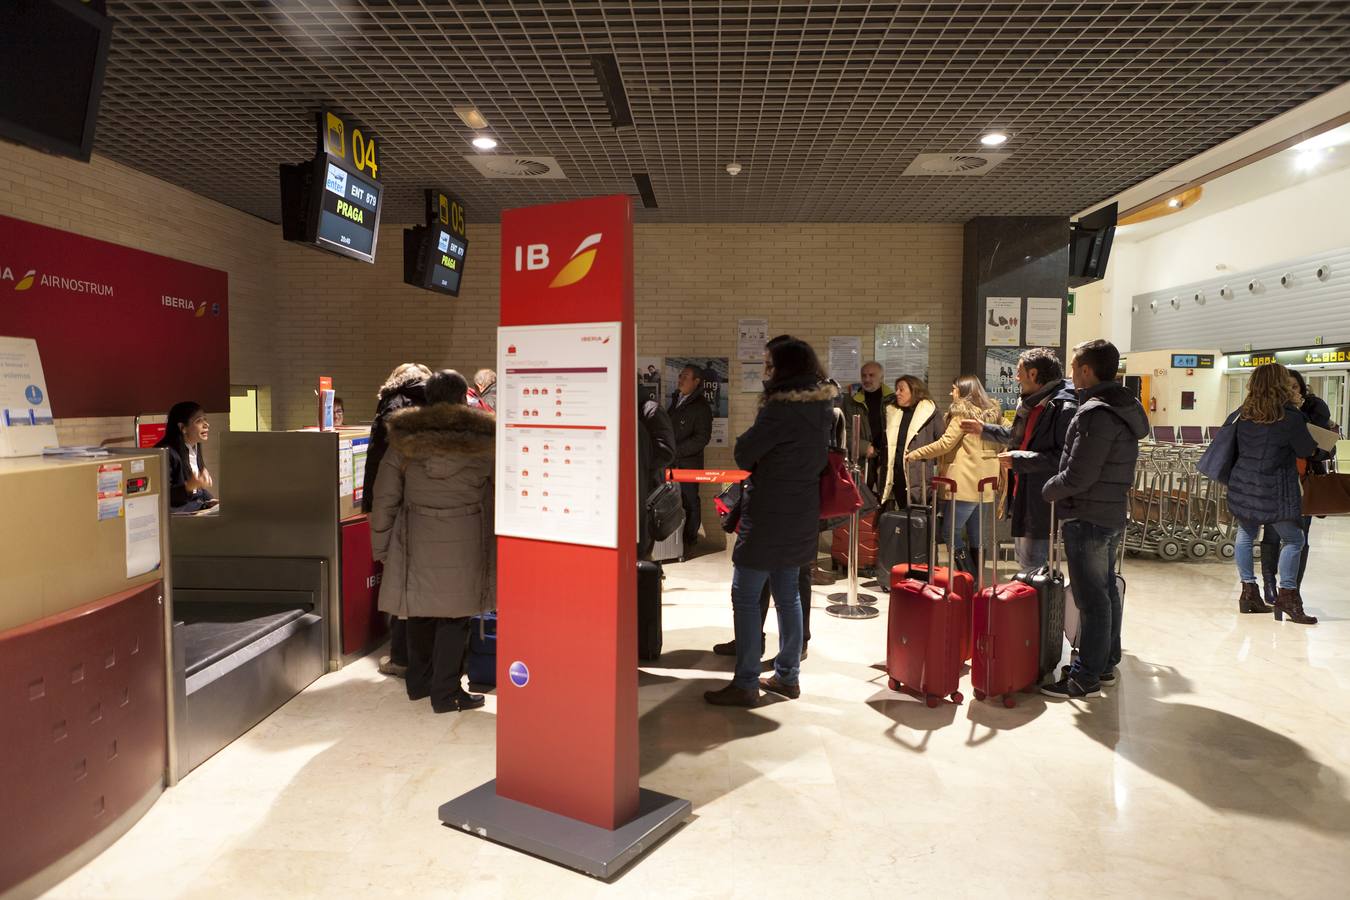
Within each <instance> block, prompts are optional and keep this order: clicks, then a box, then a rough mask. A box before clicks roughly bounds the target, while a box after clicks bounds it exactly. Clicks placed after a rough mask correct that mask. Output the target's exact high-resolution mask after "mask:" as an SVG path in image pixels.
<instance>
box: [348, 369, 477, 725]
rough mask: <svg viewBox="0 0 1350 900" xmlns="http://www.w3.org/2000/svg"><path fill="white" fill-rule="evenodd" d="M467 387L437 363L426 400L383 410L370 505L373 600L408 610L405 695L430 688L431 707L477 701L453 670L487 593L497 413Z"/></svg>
mask: <svg viewBox="0 0 1350 900" xmlns="http://www.w3.org/2000/svg"><path fill="white" fill-rule="evenodd" d="M467 393H468V384H467V383H466V382H465V380H464V377H463V376H462V375H460V374H459V373H458V372H455V371H453V370H450V369H447V370H445V371H442V372H437V373H436V374H435V375H432V376H431V377H430V378H429V379H427V383H426V396H427V405H426V406H423V407H414V408H411V409H404V410H400V411H399V412H397V413H395V414H394V415H392V416H391V417H390V418H389V452H388V453H386V454H385V456H384V459H383V460H382V461H381V463H380V471H379V475H378V476H377V477H376V481H375V503H374V507H373V508H372V510H371V513H370V543H371V548H372V550H373V552H374V556H375V559H377V560H379V561H381V562H383V563H384V578H383V580H382V582H381V584H380V609H381V610H383V611H384V612H387V613H390V614H391V615H395V616H400V617H406V618H407V619H408V672H407V684H408V697H409V699H411V700H420V699H421V698H423V697H427V696H429V697H431V707H432V709H433V710H435V711H436V712H451V711H454V710H463V709H473V708H475V707H478V706H482V705H483V697H482V695H481V694H469V693H467V692H465V690H464V688H463V686H462V684H461V678H460V676H461V672H462V671H463V665H464V653H465V650H466V648H467V645H468V640H469V627H470V620H471V617H472V616H475V615H478V614H479V613H481V612H484V611H486V610H489V609H492V608H493V607H494V606H495V598H496V540H495V539H494V537H493V483H492V476H493V466H494V456H495V448H496V443H495V442H496V437H495V434H496V421H495V419H494V418H493V416H492V415H491V414H489V413H486V412H484V411H483V410H480V409H474V408H471V407H470V406H468V405H467V404H466V402H465V401H466V396H467Z"/></svg>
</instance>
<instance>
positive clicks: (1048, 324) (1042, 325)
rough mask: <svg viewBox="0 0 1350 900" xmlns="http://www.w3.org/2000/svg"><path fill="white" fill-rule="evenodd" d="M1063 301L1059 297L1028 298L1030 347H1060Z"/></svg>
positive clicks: (1028, 339)
mask: <svg viewBox="0 0 1350 900" xmlns="http://www.w3.org/2000/svg"><path fill="white" fill-rule="evenodd" d="M1063 305H1064V303H1063V301H1062V300H1060V299H1059V298H1058V297H1028V298H1027V343H1026V345H1027V346H1028V347H1058V346H1060V345H1061V344H1062V343H1063V341H1062V339H1061V338H1060V329H1059V322H1060V311H1061V309H1062V308H1063Z"/></svg>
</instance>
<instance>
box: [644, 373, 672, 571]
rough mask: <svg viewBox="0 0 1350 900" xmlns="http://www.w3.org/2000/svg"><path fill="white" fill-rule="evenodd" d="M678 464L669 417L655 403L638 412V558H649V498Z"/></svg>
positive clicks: (650, 552)
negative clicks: (666, 471) (671, 468)
mask: <svg viewBox="0 0 1350 900" xmlns="http://www.w3.org/2000/svg"><path fill="white" fill-rule="evenodd" d="M674 462H675V429H674V427H672V426H671V424H670V417H669V416H667V415H666V411H665V410H664V409H662V408H661V404H659V403H657V402H656V401H655V400H648V401H647V402H646V403H644V404H642V406H641V407H640V409H639V411H638V492H637V495H638V559H650V558H651V555H652V546H653V545H654V544H655V543H656V542H655V541H654V540H653V539H652V536H651V523H650V522H648V521H647V498H648V497H649V496H651V493H652V491H654V490H656V489H657V488H658V487H660V486H661V483H662V482H663V481H664V480H665V477H664V475H663V474H662V473H663V472H665V470H666V469H668V468H670V467H671V465H672V464H673V463H674Z"/></svg>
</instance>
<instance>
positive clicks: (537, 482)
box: [496, 322, 631, 548]
mask: <svg viewBox="0 0 1350 900" xmlns="http://www.w3.org/2000/svg"><path fill="white" fill-rule="evenodd" d="M621 337H622V325H621V323H619V322H588V323H580V324H571V325H521V326H512V327H501V328H498V329H497V379H498V381H497V423H498V426H499V427H498V428H497V468H496V475H497V481H496V529H497V534H498V535H503V536H508V537H519V538H532V539H535V540H541V541H555V542H557V543H563V544H582V545H585V546H590V547H611V548H612V547H617V546H618V493H619V484H618V471H619V422H620V414H619V394H620V389H621V383H620V380H621V379H622V378H627V377H631V376H630V375H629V374H628V373H627V372H623V371H621V370H620V343H621ZM624 368H626V367H624Z"/></svg>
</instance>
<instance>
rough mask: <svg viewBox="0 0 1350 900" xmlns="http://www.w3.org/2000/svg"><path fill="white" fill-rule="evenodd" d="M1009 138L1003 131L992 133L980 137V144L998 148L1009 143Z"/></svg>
mask: <svg viewBox="0 0 1350 900" xmlns="http://www.w3.org/2000/svg"><path fill="white" fill-rule="evenodd" d="M1007 140H1008V136H1007V135H1006V134H1004V133H1003V132H1001V131H991V132H989V133H988V134H982V135H980V143H981V144H984V145H985V146H986V147H997V146H998V145H999V144H1004V143H1007Z"/></svg>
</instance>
